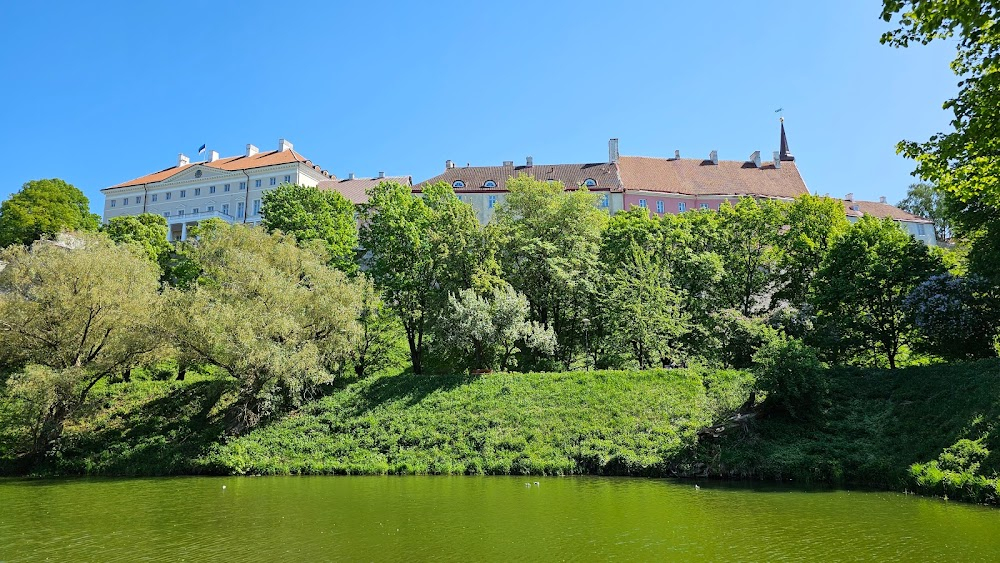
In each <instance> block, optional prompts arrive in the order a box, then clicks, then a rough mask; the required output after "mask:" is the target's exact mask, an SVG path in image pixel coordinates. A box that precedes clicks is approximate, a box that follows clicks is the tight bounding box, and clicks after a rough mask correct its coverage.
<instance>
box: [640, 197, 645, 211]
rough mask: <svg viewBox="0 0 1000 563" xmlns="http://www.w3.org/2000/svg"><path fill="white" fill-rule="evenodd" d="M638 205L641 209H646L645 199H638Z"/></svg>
mask: <svg viewBox="0 0 1000 563" xmlns="http://www.w3.org/2000/svg"><path fill="white" fill-rule="evenodd" d="M639 207H641V208H643V209H646V200H644V199H640V200H639Z"/></svg>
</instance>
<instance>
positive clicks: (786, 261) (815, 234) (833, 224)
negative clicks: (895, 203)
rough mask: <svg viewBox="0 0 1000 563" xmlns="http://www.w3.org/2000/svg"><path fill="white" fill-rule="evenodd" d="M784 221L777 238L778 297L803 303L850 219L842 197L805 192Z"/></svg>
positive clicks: (797, 305) (790, 209) (789, 301)
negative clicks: (845, 211)
mask: <svg viewBox="0 0 1000 563" xmlns="http://www.w3.org/2000/svg"><path fill="white" fill-rule="evenodd" d="M785 225H786V228H785V229H782V230H781V231H780V236H779V238H778V245H779V246H780V247H781V253H780V258H779V260H778V264H779V267H778V276H777V277H778V283H779V289H778V291H777V292H776V294H775V298H776V299H778V300H783V301H786V302H788V303H790V304H792V305H793V306H795V307H801V306H802V305H803V304H804V303H806V301H807V300H808V297H809V288H810V286H811V284H812V279H813V277H814V276H815V275H816V271H817V270H818V269H819V266H820V264H821V263H822V262H823V258H825V257H826V254H827V252H829V251H830V248H831V247H832V246H833V244H834V242H836V240H837V239H838V238H839V237H840V236H841V235H843V233H844V232H845V231H846V230H847V229H848V227H849V226H850V223H849V222H848V221H847V217H846V216H845V215H844V206H843V204H842V203H841V202H840V201H839V200H836V199H832V198H829V197H820V196H814V195H809V194H806V195H802V196H799V197H798V198H796V199H795V201H794V202H792V204H791V205H789V206H788V207H787V209H786V213H785Z"/></svg>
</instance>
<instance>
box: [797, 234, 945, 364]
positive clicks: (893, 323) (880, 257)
mask: <svg viewBox="0 0 1000 563" xmlns="http://www.w3.org/2000/svg"><path fill="white" fill-rule="evenodd" d="M943 270H944V267H943V265H942V264H941V262H940V259H938V258H936V257H934V256H932V255H931V254H930V253H929V252H928V250H927V247H926V245H924V244H923V243H921V242H919V241H917V240H916V239H914V238H913V237H912V236H910V235H909V234H907V233H906V232H905V231H903V230H902V229H901V228H900V227H899V226H898V225H897V224H896V223H895V222H893V221H892V220H891V219H876V218H874V217H872V216H865V217H862V218H861V219H860V220H859V221H858V222H856V223H854V224H853V225H851V228H850V229H849V230H848V231H847V233H846V234H845V235H844V236H843V237H842V238H840V239H839V240H837V242H835V243H834V245H833V247H832V248H831V249H830V252H829V254H828V255H827V257H826V259H825V260H824V261H823V264H822V266H821V267H820V269H819V272H818V273H817V275H816V279H815V280H814V286H815V287H814V290H813V291H814V293H813V303H814V305H815V307H816V309H817V319H816V323H817V328H818V332H820V333H825V334H827V335H831V336H832V338H833V345H834V346H835V347H837V348H839V351H841V352H844V351H853V352H855V353H863V352H865V351H872V352H874V353H875V354H876V355H881V356H882V357H884V358H885V360H886V362H887V363H888V366H889V368H890V369H895V368H896V357H897V356H898V354H899V352H900V349H901V347H902V346H903V345H904V344H907V343H909V342H911V340H912V337H913V336H914V334H913V326H912V323H911V321H910V318H909V315H907V313H906V307H904V303H903V300H904V298H905V297H906V296H907V295H909V294H910V292H911V291H913V289H914V288H915V287H916V286H917V285H919V284H920V283H921V282H923V281H924V280H926V279H927V278H929V277H930V276H932V275H934V274H937V273H941V272H942V271H943Z"/></svg>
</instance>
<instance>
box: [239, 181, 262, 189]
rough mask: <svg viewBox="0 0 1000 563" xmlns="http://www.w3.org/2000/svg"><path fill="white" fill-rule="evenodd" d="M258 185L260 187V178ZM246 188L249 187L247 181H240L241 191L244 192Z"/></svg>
mask: <svg viewBox="0 0 1000 563" xmlns="http://www.w3.org/2000/svg"><path fill="white" fill-rule="evenodd" d="M257 187H258V188H259V187H260V180H257ZM245 189H247V183H246V182H240V191H241V192H242V191H243V190H245Z"/></svg>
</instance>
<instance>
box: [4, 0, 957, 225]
mask: <svg viewBox="0 0 1000 563" xmlns="http://www.w3.org/2000/svg"><path fill="white" fill-rule="evenodd" d="M880 6H881V2H879V1H877V0H867V1H862V0H844V1H842V2H837V3H833V4H831V3H829V2H826V3H823V2H789V1H787V0H785V1H758V2H754V3H752V4H750V3H743V2H726V1H722V2H714V3H708V4H706V3H703V2H693V1H692V2H684V3H682V2H663V1H655V0H654V1H645V2H607V1H604V2H590V1H577V2H539V1H534V2H521V1H516V2H515V1H509V2H494V3H488V4H487V3H480V2H469V1H462V2H447V3H445V2H421V3H411V2H397V3H393V2H380V1H367V2H316V3H308V4H307V3H293V2H278V1H276V0H272V1H271V2H258V1H250V0H243V1H241V2H232V3H228V2H182V1H174V2H99V3H90V2H56V3H48V2H45V3H42V2H6V3H4V4H3V6H2V7H0V70H2V77H3V88H2V89H0V131H2V134H0V154H2V155H3V158H2V160H0V198H6V197H7V196H9V194H10V193H12V192H14V191H16V190H18V189H19V188H20V186H21V185H22V184H23V183H24V182H26V181H28V180H31V179H37V178H45V177H59V178H63V179H65V180H67V181H69V182H71V183H73V184H74V185H76V186H77V187H79V188H80V189H82V190H83V191H84V192H85V193H86V194H87V196H88V197H90V199H91V204H92V208H94V209H95V210H99V209H100V208H101V206H102V205H103V199H102V197H101V194H100V192H99V190H100V189H101V188H103V187H107V186H109V185H113V184H115V183H118V182H122V181H124V180H128V179H131V178H134V177H137V176H140V175H143V174H146V173H149V172H152V171H156V170H160V169H163V168H166V167H169V166H172V165H174V164H175V163H176V158H177V153H178V152H184V153H186V154H188V155H192V156H194V155H195V153H196V151H197V148H198V146H200V145H201V144H202V143H207V144H208V146H209V147H210V148H214V149H216V150H218V151H219V152H220V153H222V155H223V156H226V155H234V154H239V153H242V151H243V149H244V146H245V145H246V143H254V144H256V145H257V146H259V147H261V149H262V150H273V149H274V148H276V145H277V140H278V138H279V137H284V138H286V139H288V140H290V141H292V142H293V143H294V144H295V148H296V150H298V151H299V152H301V153H302V154H304V155H305V156H306V157H308V158H310V159H312V160H313V161H315V162H317V163H318V164H320V165H321V166H323V167H324V168H327V169H329V170H330V171H331V172H333V173H334V174H336V175H338V176H346V174H347V173H348V172H355V173H357V174H358V175H365V176H373V175H375V174H376V173H377V172H378V171H385V172H386V173H388V174H391V175H397V174H398V175H405V174H409V175H412V176H413V177H414V180H415V181H419V180H423V179H426V178H428V177H430V176H433V175H435V174H438V173H439V172H440V171H441V170H443V168H444V161H445V160H446V159H452V160H454V161H455V162H457V163H459V164H460V165H464V164H465V163H466V162H470V163H472V164H474V165H475V164H480V165H486V164H500V163H501V161H503V160H515V161H517V162H523V159H524V157H525V156H527V155H532V156H534V158H535V162H537V163H562V162H593V161H604V160H606V159H607V140H608V138H610V137H618V138H620V139H621V153H622V154H628V155H646V156H672V155H673V151H674V150H675V149H679V150H680V151H681V154H682V156H689V157H695V156H696V157H705V156H707V155H708V153H709V151H710V150H712V149H718V150H719V156H720V158H723V159H745V158H746V157H748V156H749V155H750V153H751V152H753V151H754V150H761V151H763V154H764V155H765V158H766V157H767V156H769V155H770V154H771V151H773V150H776V149H777V148H778V120H777V115H776V114H775V113H774V110H775V109H777V108H779V107H783V108H784V110H785V112H784V115H785V119H786V126H787V131H788V137H789V144H790V146H791V149H792V151H793V152H794V154H795V155H796V157H797V159H798V163H799V166H800V168H801V170H802V173H803V176H804V177H805V180H806V183H807V184H808V185H809V187H810V189H811V190H813V191H814V192H819V193H825V192H829V193H831V194H832V195H838V196H840V195H843V194H844V193H846V192H848V191H853V192H855V193H856V194H857V196H858V197H859V198H865V199H875V198H877V197H878V196H879V195H887V196H889V198H890V201H893V202H894V201H897V200H898V199H900V198H901V197H903V195H904V193H905V190H906V187H907V185H908V184H909V183H911V182H912V181H914V180H913V178H912V177H911V176H910V175H909V173H910V171H911V170H912V169H913V164H912V162H908V161H906V160H904V159H903V158H901V157H899V156H897V155H896V154H895V148H894V145H895V143H896V142H897V141H899V140H900V139H904V138H910V139H915V140H923V139H925V138H926V137H927V136H929V135H930V134H932V133H934V132H936V131H940V130H943V129H945V128H946V127H947V123H948V116H947V114H945V112H943V111H942V110H941V103H942V102H943V101H944V100H945V99H946V98H948V97H950V96H951V95H952V94H953V93H954V91H955V88H956V86H955V84H956V79H955V77H954V76H953V75H952V74H951V72H950V70H949V69H948V62H949V60H950V59H951V58H952V50H953V48H954V44H947V43H944V44H940V45H932V46H929V47H919V46H917V47H911V48H910V49H908V50H897V49H892V48H889V47H884V46H882V45H880V44H879V42H878V39H879V36H880V34H881V32H882V31H884V30H885V29H886V28H887V24H885V23H883V22H882V21H881V20H880V19H879V18H878V14H879V9H880Z"/></svg>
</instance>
